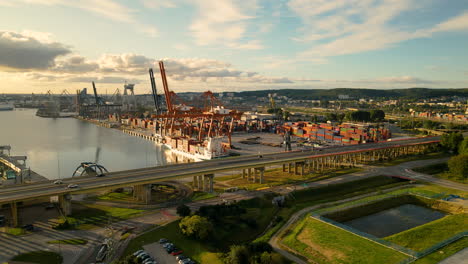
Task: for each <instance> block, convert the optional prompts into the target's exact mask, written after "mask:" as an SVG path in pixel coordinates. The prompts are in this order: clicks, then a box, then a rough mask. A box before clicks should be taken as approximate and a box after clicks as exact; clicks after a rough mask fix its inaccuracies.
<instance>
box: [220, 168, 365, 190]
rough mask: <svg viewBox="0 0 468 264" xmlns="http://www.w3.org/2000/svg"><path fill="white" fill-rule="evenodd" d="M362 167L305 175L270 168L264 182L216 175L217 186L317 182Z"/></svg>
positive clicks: (268, 185)
mask: <svg viewBox="0 0 468 264" xmlns="http://www.w3.org/2000/svg"><path fill="white" fill-rule="evenodd" d="M362 170H363V169H362V168H343V169H336V170H331V169H330V170H326V171H323V172H321V173H320V172H317V173H305V174H304V175H296V174H294V173H287V172H283V170H282V168H277V169H270V170H266V171H265V175H264V177H263V179H264V183H263V184H260V183H253V182H249V181H248V180H247V178H245V179H243V178H242V177H241V176H242V175H241V174H234V175H228V176H221V177H216V179H215V181H216V182H219V183H218V184H217V185H215V187H220V186H222V187H224V188H227V187H234V186H235V187H239V188H241V189H247V190H256V189H258V188H262V187H270V186H278V185H284V184H292V183H297V182H315V181H319V180H324V179H328V178H332V177H337V176H340V175H344V174H349V173H353V172H358V171H362Z"/></svg>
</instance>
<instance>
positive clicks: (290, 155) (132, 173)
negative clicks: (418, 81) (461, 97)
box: [0, 137, 439, 226]
mask: <svg viewBox="0 0 468 264" xmlns="http://www.w3.org/2000/svg"><path fill="white" fill-rule="evenodd" d="M438 143H439V138H438V137H426V138H417V139H410V140H404V141H390V142H384V143H378V144H364V145H351V146H343V147H339V148H330V149H323V150H322V151H314V150H312V151H303V152H298V151H294V152H281V153H271V154H265V155H263V156H261V157H259V156H256V155H255V156H243V157H231V158H223V159H216V160H210V161H202V162H196V163H184V164H173V165H165V166H159V167H150V168H142V169H135V170H127V171H118V172H111V173H108V174H106V176H104V177H74V178H69V179H65V180H64V184H62V185H55V184H53V181H43V182H38V183H33V184H21V185H15V186H8V187H3V188H0V205H4V206H7V207H9V208H11V210H10V211H11V214H12V215H11V219H12V220H11V221H10V224H11V225H13V226H16V225H18V203H21V202H24V201H30V200H35V199H39V198H44V197H52V196H58V201H59V206H60V208H61V210H62V213H63V214H65V215H69V214H71V194H78V193H88V192H95V191H99V190H108V189H116V188H120V187H129V186H133V187H134V196H135V198H136V199H137V200H138V201H140V202H144V203H148V202H150V197H151V184H153V183H156V182H159V181H166V180H174V179H179V178H186V177H193V185H194V188H195V189H198V190H202V191H207V192H212V191H213V182H214V180H213V179H214V175H215V173H220V172H227V171H238V170H242V172H243V173H242V175H243V177H247V178H248V179H249V180H251V181H254V182H259V183H263V176H264V171H265V168H266V167H267V166H278V165H279V166H282V167H283V171H288V172H290V173H293V172H294V173H297V174H304V173H306V171H308V172H311V171H321V170H324V169H327V168H332V167H338V166H342V165H345V166H346V165H347V166H354V165H357V164H360V163H367V162H372V161H377V160H385V159H392V158H396V157H399V156H403V155H409V154H417V153H424V152H426V151H428V150H430V148H431V147H433V146H435V145H437V144H438ZM68 184H78V185H79V187H78V188H73V189H68V188H65V186H66V185H68Z"/></svg>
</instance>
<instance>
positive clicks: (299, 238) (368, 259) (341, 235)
mask: <svg viewBox="0 0 468 264" xmlns="http://www.w3.org/2000/svg"><path fill="white" fill-rule="evenodd" d="M282 242H283V244H285V245H286V246H288V247H290V248H292V249H294V250H295V251H297V252H299V253H300V254H301V255H303V256H305V257H307V258H308V259H311V260H313V261H314V262H317V263H324V264H325V263H326V264H328V263H330V264H333V263H369V264H374V263H399V262H400V261H402V260H404V259H406V258H408V257H407V256H406V255H404V254H402V253H400V252H398V251H395V250H393V249H389V248H387V247H384V246H381V245H379V244H377V243H374V242H371V241H369V240H367V239H364V238H361V237H359V236H356V235H354V234H351V233H349V232H346V231H343V230H341V229H339V228H337V227H335V226H332V225H329V224H326V223H323V222H320V221H318V220H316V219H313V218H311V217H310V216H306V217H305V218H304V219H303V220H302V221H300V222H299V223H298V224H297V225H296V226H295V227H294V229H292V230H290V232H289V234H287V235H286V236H285V237H284V238H283V240H282Z"/></svg>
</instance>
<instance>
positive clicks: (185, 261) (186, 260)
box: [177, 258, 192, 264]
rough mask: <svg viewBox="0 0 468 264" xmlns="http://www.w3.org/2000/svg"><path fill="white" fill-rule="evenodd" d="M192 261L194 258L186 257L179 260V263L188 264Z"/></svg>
mask: <svg viewBox="0 0 468 264" xmlns="http://www.w3.org/2000/svg"><path fill="white" fill-rule="evenodd" d="M190 261H192V260H191V259H189V258H185V259H181V260H179V262H177V263H179V264H186V263H190Z"/></svg>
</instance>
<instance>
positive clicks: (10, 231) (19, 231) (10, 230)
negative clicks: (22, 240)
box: [2, 227, 27, 236]
mask: <svg viewBox="0 0 468 264" xmlns="http://www.w3.org/2000/svg"><path fill="white" fill-rule="evenodd" d="M2 230H3V232H5V233H7V234H10V235H14V236H21V235H24V234H26V233H27V232H26V231H25V230H24V229H23V228H20V227H3V228H2Z"/></svg>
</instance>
